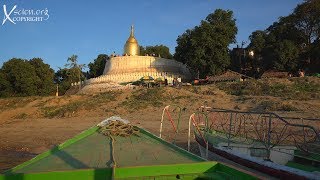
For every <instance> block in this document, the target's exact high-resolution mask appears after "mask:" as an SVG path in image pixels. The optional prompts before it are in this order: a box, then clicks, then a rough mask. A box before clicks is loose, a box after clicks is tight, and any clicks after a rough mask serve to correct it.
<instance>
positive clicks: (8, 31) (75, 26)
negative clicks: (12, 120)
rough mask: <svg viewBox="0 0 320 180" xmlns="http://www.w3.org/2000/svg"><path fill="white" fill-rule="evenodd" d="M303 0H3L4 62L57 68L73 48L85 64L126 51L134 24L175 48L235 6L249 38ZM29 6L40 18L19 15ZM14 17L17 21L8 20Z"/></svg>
mask: <svg viewBox="0 0 320 180" xmlns="http://www.w3.org/2000/svg"><path fill="white" fill-rule="evenodd" d="M302 1H303V0H268V1H264V0H241V1H239V0H135V1H132V0H108V1H107V0H91V1H88V0H0V66H2V64H3V63H4V62H6V61H8V60H9V59H11V58H14V57H16V58H23V59H31V58H34V57H40V58H42V59H43V60H44V62H45V63H47V64H49V65H50V66H51V68H53V69H54V70H58V69H59V67H63V66H64V64H66V62H67V59H68V57H70V56H71V55H73V54H76V55H78V61H79V63H82V64H88V63H90V62H93V60H94V59H95V58H96V57H97V55H98V54H111V53H112V52H113V51H115V52H116V53H117V54H122V53H123V46H124V44H125V42H126V40H127V38H128V37H129V33H130V26H131V25H132V24H133V25H134V27H135V37H136V39H137V40H138V43H139V45H142V46H149V45H160V44H163V45H166V46H168V47H169V48H170V52H171V53H174V49H175V47H176V39H177V37H178V36H179V35H181V34H182V33H183V32H185V31H186V30H187V29H190V28H193V27H194V26H197V25H199V24H200V21H201V20H203V19H205V18H206V16H207V15H208V14H210V13H213V12H214V11H215V9H219V8H220V9H225V10H227V9H229V10H232V11H233V12H234V18H235V19H236V24H237V27H238V34H237V36H236V39H237V42H238V44H241V42H242V41H246V42H247V43H249V39H248V37H249V35H250V34H251V33H252V32H253V31H255V30H264V29H266V28H267V27H268V26H270V25H271V24H272V23H273V22H275V21H277V20H278V18H279V17H280V16H287V15H289V14H290V13H291V12H292V11H293V9H294V8H295V7H296V5H297V4H299V3H301V2H302ZM4 5H5V6H6V8H4V7H3V6H4ZM15 5H16V9H14V11H13V12H12V13H11V14H10V11H11V10H12V9H13V7H14V6H15ZM5 10H6V14H5ZM29 10H33V11H34V14H33V15H32V17H37V18H38V19H39V18H42V21H37V22H30V21H29V22H21V21H19V20H21V19H23V18H25V17H30V16H31V15H28V14H27V13H28V12H29ZM46 11H47V12H48V13H47V15H46V14H45V12H46ZM23 12H26V13H23ZM36 12H38V14H36ZM39 12H41V13H39ZM5 15H7V16H9V19H8V17H7V16H5ZM13 19H14V20H15V21H14V22H15V24H13V23H12V22H10V20H12V21H13ZM3 20H5V22H4V24H2V23H3ZM235 46H236V44H232V45H230V47H235Z"/></svg>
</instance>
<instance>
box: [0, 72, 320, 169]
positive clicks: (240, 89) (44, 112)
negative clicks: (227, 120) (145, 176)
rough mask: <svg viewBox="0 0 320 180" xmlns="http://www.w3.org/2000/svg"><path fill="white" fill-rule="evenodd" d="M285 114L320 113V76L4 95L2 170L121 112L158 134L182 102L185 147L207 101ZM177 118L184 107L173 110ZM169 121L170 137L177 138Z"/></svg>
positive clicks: (314, 115)
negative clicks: (164, 117) (167, 111)
mask: <svg viewBox="0 0 320 180" xmlns="http://www.w3.org/2000/svg"><path fill="white" fill-rule="evenodd" d="M204 104H206V105H207V106H210V107H213V108H222V109H230V110H240V111H273V112H277V113H278V114H279V115H281V116H290V117H303V118H320V111H319V109H320V78H295V79H289V80H288V79H273V80H270V79H268V80H258V81H256V80H250V81H246V82H231V83H219V84H211V85H205V86H184V87H183V88H182V89H177V88H173V87H163V88H151V89H133V90H122V91H106V92H101V93H96V94H89V95H88V94H78V95H66V96H60V97H52V96H51V97H15V98H6V99H0V117H1V118H0V132H1V136H0V154H1V155H0V172H1V170H4V169H8V168H10V167H13V166H15V165H17V164H19V163H21V162H23V161H25V160H28V159H30V158H32V157H33V156H34V155H35V154H39V153H41V152H43V151H45V150H48V149H49V148H52V147H53V146H54V145H57V144H60V143H62V142H64V141H65V140H66V139H68V138H71V137H73V136H74V135H76V134H78V133H79V132H81V131H83V130H85V129H87V128H89V127H90V126H93V125H95V124H97V123H98V122H100V121H101V120H103V119H104V118H106V117H109V116H114V115H119V116H121V117H123V118H126V119H128V120H130V121H131V122H132V123H133V124H135V125H138V126H142V127H144V128H146V129H147V130H149V131H151V132H153V133H155V134H156V135H158V131H159V126H160V120H161V114H162V110H163V108H164V107H165V106H166V105H179V106H180V107H181V109H183V111H182V117H181V123H180V124H181V128H180V129H181V131H180V136H179V137H178V142H177V144H179V145H181V146H183V147H185V146H186V140H187V135H186V133H187V124H188V123H187V122H188V119H189V116H190V115H191V114H192V113H193V112H195V111H196V110H197V109H198V108H199V107H200V106H201V105H204ZM171 113H172V116H173V118H174V119H176V120H177V117H178V111H177V110H176V109H171ZM172 134H173V131H172V129H171V127H170V124H169V122H168V121H165V124H164V137H165V138H166V139H168V140H172V138H173V137H172Z"/></svg>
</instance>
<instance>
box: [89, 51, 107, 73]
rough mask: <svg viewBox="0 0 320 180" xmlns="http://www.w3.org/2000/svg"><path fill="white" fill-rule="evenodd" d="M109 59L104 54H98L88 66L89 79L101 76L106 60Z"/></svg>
mask: <svg viewBox="0 0 320 180" xmlns="http://www.w3.org/2000/svg"><path fill="white" fill-rule="evenodd" d="M108 59H109V57H108V55H106V54H99V55H98V57H97V58H96V59H94V60H93V62H90V63H89V64H88V67H89V77H90V78H94V77H98V76H101V75H102V74H103V71H104V67H105V65H106V62H107V60H108Z"/></svg>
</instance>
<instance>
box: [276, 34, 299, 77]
mask: <svg viewBox="0 0 320 180" xmlns="http://www.w3.org/2000/svg"><path fill="white" fill-rule="evenodd" d="M274 54H275V57H274V58H275V59H274V61H273V62H274V64H273V66H274V67H275V68H276V69H278V70H281V71H294V70H297V67H298V63H299V60H298V58H299V49H298V48H297V47H296V46H295V44H294V42H292V41H290V40H284V41H282V42H279V43H277V44H276V47H275V51H274Z"/></svg>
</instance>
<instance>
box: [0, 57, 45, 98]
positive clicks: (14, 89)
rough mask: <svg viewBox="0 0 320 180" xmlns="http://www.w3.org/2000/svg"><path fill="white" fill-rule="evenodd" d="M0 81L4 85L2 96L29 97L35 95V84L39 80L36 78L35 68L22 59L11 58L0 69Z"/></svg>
mask: <svg viewBox="0 0 320 180" xmlns="http://www.w3.org/2000/svg"><path fill="white" fill-rule="evenodd" d="M1 74H2V75H1V76H2V77H5V78H4V79H5V80H1V84H2V85H4V86H3V87H2V88H1V90H2V94H6V95H9V96H31V95H37V83H38V82H40V78H39V77H38V76H37V74H36V71H35V68H34V67H33V66H32V65H31V64H30V63H29V62H28V61H27V60H23V59H17V58H13V59H11V60H9V61H7V62H5V63H4V64H3V66H2V68H1Z"/></svg>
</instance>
